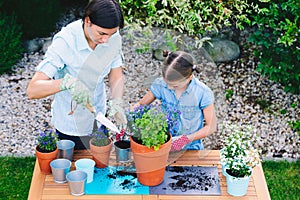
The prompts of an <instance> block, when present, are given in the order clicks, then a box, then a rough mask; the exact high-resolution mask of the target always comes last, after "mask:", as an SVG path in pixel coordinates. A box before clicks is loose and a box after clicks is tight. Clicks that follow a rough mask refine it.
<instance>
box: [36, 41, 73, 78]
mask: <svg viewBox="0 0 300 200" xmlns="http://www.w3.org/2000/svg"><path fill="white" fill-rule="evenodd" d="M67 49H68V47H67V44H66V43H65V41H64V40H63V39H62V38H57V39H55V40H53V42H52V44H51V45H50V46H49V48H48V51H47V52H46V54H45V56H44V59H43V60H42V62H40V63H39V65H38V66H37V67H36V71H40V72H43V73H45V74H46V75H47V76H48V77H49V78H51V79H52V78H54V76H55V74H56V73H57V72H58V71H59V70H61V69H62V68H63V67H64V65H65V63H64V61H63V58H62V55H63V56H68V55H66V54H68V50H67Z"/></svg>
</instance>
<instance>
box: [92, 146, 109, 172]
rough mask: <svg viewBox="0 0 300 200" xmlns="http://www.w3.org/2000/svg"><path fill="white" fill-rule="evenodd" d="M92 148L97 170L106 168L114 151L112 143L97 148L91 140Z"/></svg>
mask: <svg viewBox="0 0 300 200" xmlns="http://www.w3.org/2000/svg"><path fill="white" fill-rule="evenodd" d="M90 148H91V152H92V157H93V160H94V161H95V162H96V167H97V168H105V167H107V165H108V163H109V157H110V152H111V149H112V142H111V140H110V143H109V144H108V145H106V146H100V147H99V146H95V145H93V144H92V140H90Z"/></svg>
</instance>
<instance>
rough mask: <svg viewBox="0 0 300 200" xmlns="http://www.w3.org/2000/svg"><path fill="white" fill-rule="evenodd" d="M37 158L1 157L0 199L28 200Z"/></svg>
mask: <svg viewBox="0 0 300 200" xmlns="http://www.w3.org/2000/svg"><path fill="white" fill-rule="evenodd" d="M34 163H35V157H24V158H16V157H0V199H3V200H4V199H5V200H8V199H9V200H18V199H21V200H23V199H27V196H28V191H29V187H30V183H31V177H32V172H33V167H34Z"/></svg>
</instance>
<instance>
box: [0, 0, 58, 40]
mask: <svg viewBox="0 0 300 200" xmlns="http://www.w3.org/2000/svg"><path fill="white" fill-rule="evenodd" d="M2 2H3V11H6V12H7V14H8V15H12V14H14V15H15V16H17V23H18V24H22V32H23V37H24V39H33V38H36V37H48V36H49V33H51V32H54V31H55V23H56V22H57V21H58V19H59V18H60V15H61V14H62V13H63V7H62V5H61V3H60V0H51V1H49V0H26V1H20V0H2Z"/></svg>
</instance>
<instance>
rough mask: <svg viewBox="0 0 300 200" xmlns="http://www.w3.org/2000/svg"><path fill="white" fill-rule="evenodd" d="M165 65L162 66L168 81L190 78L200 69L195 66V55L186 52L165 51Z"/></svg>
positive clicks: (163, 73)
mask: <svg viewBox="0 0 300 200" xmlns="http://www.w3.org/2000/svg"><path fill="white" fill-rule="evenodd" d="M163 56H164V57H166V59H165V60H164V66H163V68H162V75H163V77H164V78H165V79H166V80H168V81H178V80H180V79H182V78H189V77H190V76H191V75H192V73H193V71H194V70H196V71H197V72H198V70H197V69H196V68H194V61H193V57H192V56H191V55H190V54H188V53H186V52H184V51H176V52H169V51H163Z"/></svg>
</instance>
